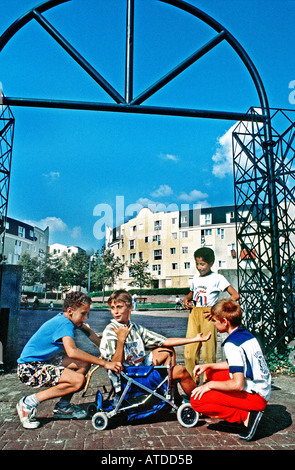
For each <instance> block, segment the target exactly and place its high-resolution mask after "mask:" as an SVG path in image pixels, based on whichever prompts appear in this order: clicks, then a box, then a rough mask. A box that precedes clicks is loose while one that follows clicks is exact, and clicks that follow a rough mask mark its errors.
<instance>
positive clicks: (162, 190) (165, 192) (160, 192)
mask: <svg viewBox="0 0 295 470" xmlns="http://www.w3.org/2000/svg"><path fill="white" fill-rule="evenodd" d="M171 194H173V190H172V188H171V187H170V186H168V184H161V185H160V186H159V188H158V189H156V191H153V192H152V193H151V196H152V197H163V196H170V195H171Z"/></svg>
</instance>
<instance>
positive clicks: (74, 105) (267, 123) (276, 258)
mask: <svg viewBox="0 0 295 470" xmlns="http://www.w3.org/2000/svg"><path fill="white" fill-rule="evenodd" d="M67 1H69V0H47V1H45V2H43V3H41V4H39V5H38V6H36V7H35V8H32V9H31V10H30V11H28V12H27V13H25V14H24V15H22V16H21V17H20V18H19V19H18V20H16V21H15V22H14V23H13V24H12V25H11V26H10V27H9V28H8V29H7V30H6V31H5V32H4V33H3V34H2V36H1V37H0V52H1V50H2V49H3V47H4V46H5V45H6V44H7V43H8V41H9V40H10V39H11V38H12V37H13V36H14V34H15V33H16V32H17V31H19V30H20V29H21V28H22V27H23V26H24V25H26V24H27V23H28V22H29V21H31V20H33V19H34V20H36V21H37V22H38V23H39V24H40V25H41V26H42V27H43V28H44V29H45V30H46V31H47V32H48V33H49V34H50V35H51V36H52V37H53V38H54V39H55V40H56V41H57V43H58V44H59V45H60V46H61V47H62V48H63V49H64V50H65V51H66V52H67V53H68V54H69V55H70V56H71V57H72V58H73V59H74V60H75V61H76V62H77V63H78V64H79V65H80V66H81V67H82V68H83V69H84V70H85V71H86V72H87V73H88V75H89V76H90V77H91V78H93V79H94V80H95V81H96V83H97V84H98V85H100V86H101V87H102V88H103V89H104V90H105V91H106V93H107V94H108V95H109V96H111V97H112V99H113V100H114V101H115V103H93V102H91V103H89V102H81V101H61V100H40V99H34V98H32V99H24V98H11V97H6V96H3V97H2V104H3V105H6V106H8V107H9V106H28V107H43V108H59V109H77V110H93V111H109V112H123V113H124V112H125V113H141V114H156V115H169V116H186V117H199V118H211V119H226V120H235V121H242V122H243V121H251V119H252V116H251V115H249V114H245V113H239V112H223V111H212V110H197V109H183V108H170V107H157V106H144V105H142V103H143V102H144V101H145V100H146V99H147V98H149V97H150V96H152V95H153V94H154V93H156V92H157V91H158V90H159V89H161V88H162V87H164V86H165V85H166V84H167V83H168V82H170V81H171V80H172V79H174V78H175V77H176V76H177V75H179V74H180V73H181V72H183V71H184V70H185V69H187V68H188V67H189V66H190V65H192V64H193V63H195V62H196V61H197V60H198V59H199V58H201V57H202V56H203V55H205V54H206V53H208V52H209V51H210V50H212V49H213V48H214V47H216V46H217V45H218V44H219V43H221V42H222V41H226V42H227V43H228V44H229V45H230V46H231V47H232V48H233V50H234V51H235V52H236V53H237V54H238V56H239V57H240V59H241V60H242V61H243V63H244V65H245V66H246V68H247V70H248V72H249V73H250V75H251V78H252V80H253V83H254V85H255V88H256V91H257V93H258V97H259V102H260V108H261V111H262V113H261V114H260V115H259V116H256V119H257V120H258V121H259V122H261V123H262V126H263V146H264V151H265V154H264V157H265V161H266V165H267V168H268V178H269V179H268V181H269V184H268V201H269V209H270V217H271V223H270V227H271V231H272V234H271V239H272V243H271V250H272V257H271V259H272V266H271V270H272V274H273V278H274V295H275V299H274V309H275V311H278V309H279V308H280V306H281V305H282V295H281V291H280V289H281V287H282V280H281V277H280V255H279V236H278V233H279V232H278V217H277V214H276V211H274V210H271V209H272V208H276V207H277V205H276V188H275V177H274V175H275V161H274V154H273V141H272V127H271V118H270V109H269V104H268V99H267V95H266V92H265V89H264V85H263V83H262V80H261V78H260V76H259V73H258V71H257V69H256V67H255V66H254V64H253V62H252V60H251V59H250V57H249V56H248V54H247V53H246V51H245V50H244V49H243V47H242V46H241V44H240V43H239V42H238V41H237V40H236V39H235V38H234V36H233V35H232V34H231V33H230V32H229V31H228V30H227V29H226V28H224V27H223V26H222V25H221V24H220V23H219V22H217V21H216V20H214V19H213V18H212V17H211V16H209V15H207V14H206V13H204V12H203V11H201V10H199V9H198V8H197V7H195V6H192V5H190V4H189V3H187V2H184V1H182V0H157V1H160V2H162V3H166V4H169V5H171V6H174V7H177V8H179V9H181V10H183V11H186V12H188V13H190V14H191V15H193V16H195V17H197V18H199V19H200V20H201V21H203V22H205V23H206V24H207V25H208V26H210V27H211V28H213V29H214V30H215V31H216V32H217V35H216V36H215V37H214V38H213V39H211V40H210V41H209V42H207V43H206V44H205V45H204V46H203V47H201V48H200V49H198V50H197V51H195V53H193V54H192V55H191V56H190V57H188V58H187V59H185V60H184V61H183V62H181V63H180V64H179V65H178V66H176V67H175V68H174V69H173V70H171V71H170V72H169V73H167V74H166V75H165V76H163V77H162V78H161V79H160V80H158V81H157V82H156V83H154V84H153V85H152V86H151V87H149V88H148V89H147V90H145V91H144V92H143V93H141V94H140V95H139V96H138V97H135V98H133V34H134V0H126V2H127V14H126V61H125V97H122V96H121V95H120V94H119V93H118V92H117V91H116V90H115V89H114V88H113V87H112V86H111V85H110V84H109V83H108V82H107V81H106V80H105V79H104V78H103V77H102V76H101V75H100V74H99V73H98V71H97V70H95V69H94V68H93V67H92V66H91V64H89V63H88V62H87V61H86V60H85V59H84V58H83V57H82V56H81V54H79V52H78V51H77V50H75V49H74V48H73V47H72V46H71V44H70V43H69V42H68V41H67V40H66V39H65V38H64V37H63V36H62V35H61V34H60V33H59V32H58V31H57V30H56V29H55V28H54V27H53V26H52V25H51V24H50V23H49V22H48V20H47V19H46V18H45V17H44V16H43V15H42V13H44V12H46V11H47V10H49V9H51V8H53V7H55V6H58V5H60V4H62V3H65V2H67ZM0 104H1V103H0Z"/></svg>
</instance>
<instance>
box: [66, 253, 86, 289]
mask: <svg viewBox="0 0 295 470" xmlns="http://www.w3.org/2000/svg"><path fill="white" fill-rule="evenodd" d="M88 267H89V260H88V256H87V254H86V253H85V252H84V251H79V252H78V253H72V254H71V255H70V256H69V255H66V256H65V266H64V272H63V276H62V284H63V285H64V286H66V285H68V286H79V287H87V280H88Z"/></svg>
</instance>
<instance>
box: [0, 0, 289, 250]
mask: <svg viewBox="0 0 295 470" xmlns="http://www.w3.org/2000/svg"><path fill="white" fill-rule="evenodd" d="M188 3H190V4H192V5H194V6H196V7H198V8H199V9H201V10H203V11H204V12H206V13H208V14H209V15H211V16H212V17H213V18H214V19H216V20H217V21H219V22H220V23H221V24H222V25H224V26H225V27H226V28H227V29H228V30H229V31H230V32H231V33H232V34H233V35H234V36H235V37H236V39H237V40H238V41H239V42H240V43H241V45H242V46H243V47H244V49H245V50H246V52H247V53H248V54H249V56H250V57H251V59H252V61H253V62H254V64H255V66H256V68H257V69H258V72H259V73H260V76H261V78H262V81H263V83H264V86H265V88H266V92H267V95H268V99H269V103H270V106H271V107H274V108H288V109H295V104H294V100H293V102H292V100H290V94H291V92H292V89H290V88H289V84H290V83H291V82H292V81H294V80H295V61H294V54H293V52H292V51H293V48H294V36H295V32H294V20H295V0H260V1H259V2H257V0H190V1H189V2H188ZM38 4H39V2H38V0H32V1H29V0H0V5H1V15H0V34H2V33H3V32H4V31H5V30H6V28H7V27H8V26H10V24H11V23H12V22H13V21H14V20H16V19H17V18H18V17H19V16H20V15H22V14H23V13H25V12H26V11H28V10H29V9H30V8H32V7H34V6H36V5H38ZM125 10H126V0H108V1H106V0H71V1H69V2H66V3H64V4H62V5H60V6H57V7H55V8H53V9H52V10H50V11H48V12H46V13H45V14H44V16H45V17H46V18H47V19H48V21H50V22H51V23H52V24H53V25H54V27H55V28H56V29H57V30H58V31H59V32H60V33H61V34H62V35H63V36H64V37H65V38H66V39H67V40H68V41H69V42H70V43H71V44H72V45H73V46H74V47H75V48H76V49H77V50H78V51H79V52H80V53H81V54H82V55H83V56H84V57H85V58H86V59H87V60H88V61H89V62H90V63H91V64H92V65H93V66H94V67H95V68H96V69H97V70H98V71H99V73H100V74H101V75H103V76H104V77H105V78H106V79H107V80H108V81H109V82H110V83H111V85H112V86H113V87H114V88H116V89H117V90H118V92H119V93H120V94H121V95H124V61H125ZM214 35H215V32H214V31H213V30H212V29H211V28H210V27H208V26H206V25H205V24H204V23H202V22H201V21H200V20H198V19H197V18H194V17H193V16H192V15H189V14H187V13H184V12H183V11H181V10H179V9H177V8H175V7H172V6H170V5H166V4H163V3H162V2H159V1H157V0H135V37H134V48H135V49H134V96H137V95H138V94H140V93H141V92H142V91H144V90H145V89H146V88H147V87H148V86H150V85H151V84H152V83H154V82H155V81H156V80H158V79H159V78H161V77H162V76H163V75H164V74H165V73H167V72H168V71H170V70H171V69H172V68H173V67H174V66H176V65H177V64H178V63H179V62H181V61H182V60H183V59H185V58H186V57H188V56H189V55H190V54H191V53H193V52H194V51H195V50H196V49H198V48H199V47H201V46H202V45H203V44H204V43H206V42H207V41H208V40H209V39H211V38H212V37H213V36H214ZM0 81H1V82H2V86H3V91H4V94H5V95H6V96H9V97H26V98H46V99H50V98H52V99H61V100H78V101H97V102H107V103H111V102H112V99H111V98H110V97H108V95H107V94H106V93H105V92H104V91H103V90H101V89H100V88H99V87H98V85H96V83H95V82H94V81H93V80H92V79H91V78H90V77H88V76H87V74H86V73H85V72H83V71H82V70H81V69H80V68H79V66H78V65H77V64H76V63H75V62H74V61H73V60H72V59H71V58H70V57H69V56H68V55H67V54H66V53H65V52H64V51H63V50H62V49H61V48H60V46H59V45H57V44H56V43H55V41H54V40H53V39H52V38H51V37H50V36H49V35H48V34H47V33H46V32H45V31H44V30H43V29H42V28H41V26H40V25H38V24H37V23H36V22H30V23H29V24H28V25H26V26H25V27H24V28H22V30H21V31H19V32H18V33H17V34H16V35H15V36H14V37H13V38H12V40H10V42H9V43H8V44H7V45H6V47H5V48H4V49H3V50H2V52H1V53H0ZM293 87H294V85H293ZM145 104H146V105H156V106H177V107H188V108H197V109H209V110H210V109H212V110H220V111H238V112H242V113H243V112H247V110H248V109H249V108H250V107H251V106H258V105H259V101H258V96H257V93H256V90H255V88H254V85H253V83H252V81H251V79H250V76H249V74H248V72H247V70H246V68H245V66H244V65H243V64H242V62H241V60H240V59H239V58H238V56H237V55H236V54H235V53H234V52H233V51H232V49H231V48H230V47H229V46H228V45H227V44H225V43H222V44H220V45H219V46H217V47H216V48H215V49H214V50H213V51H211V53H209V54H208V55H206V57H204V58H202V59H201V60H199V61H198V62H197V63H196V64H194V65H193V66H192V67H191V68H189V69H188V70H187V71H185V72H184V73H183V74H181V75H180V76H179V77H177V78H176V79H175V80H174V81H173V82H171V83H170V84H169V85H167V86H166V87H164V88H163V89H162V90H161V91H159V92H158V93H156V94H155V95H154V96H153V97H151V98H150V99H149V100H147V101H146V102H145ZM12 112H13V114H14V116H15V121H16V122H15V138H14V148H13V158H12V171H11V183H10V196H9V204H8V215H9V216H10V217H13V218H17V219H20V220H26V221H31V222H33V223H35V224H36V225H38V226H40V227H43V226H44V225H49V227H50V243H55V242H59V243H64V244H67V245H72V244H73V245H79V246H81V247H83V248H85V249H86V248H89V247H92V248H94V249H96V248H98V247H99V246H100V245H101V243H102V240H101V233H98V232H95V229H94V227H95V223H96V222H97V221H101V220H102V217H103V218H105V214H104V213H103V212H102V210H103V209H104V208H105V209H106V211H107V213H108V214H110V215H113V217H112V219H113V223H114V225H116V222H122V217H123V216H124V215H125V212H126V209H127V211H128V210H131V207H133V206H132V205H133V204H137V206H136V207H140V205H146V204H151V203H154V204H155V205H156V206H157V207H160V206H159V204H162V207H163V208H169V206H170V207H171V204H175V205H176V206H177V207H178V208H181V205H184V204H189V207H194V205H197V206H199V205H202V206H217V205H225V204H233V201H234V194H233V177H232V158H231V148H230V142H231V139H230V132H229V130H230V129H231V127H232V126H233V125H234V124H235V123H234V122H233V121H218V120H211V119H210V120H209V119H194V118H184V117H181V118H180V117H163V116H146V115H128V114H121V113H107V112H87V111H72V110H63V111H62V110H48V109H38V108H34V109H33V108H24V107H22V108H21V107H13V108H12ZM116 201H117V203H118V202H120V204H121V210H120V211H117V214H116ZM122 207H123V209H122Z"/></svg>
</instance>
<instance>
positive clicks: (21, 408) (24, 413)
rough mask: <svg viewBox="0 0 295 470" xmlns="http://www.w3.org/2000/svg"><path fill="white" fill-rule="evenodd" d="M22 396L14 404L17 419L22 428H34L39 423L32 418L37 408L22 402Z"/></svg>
mask: <svg viewBox="0 0 295 470" xmlns="http://www.w3.org/2000/svg"><path fill="white" fill-rule="evenodd" d="M24 398H25V397H24ZM24 398H22V399H21V400H20V401H19V402H18V403H17V405H16V409H17V412H18V416H19V419H20V421H21V423H22V425H23V427H24V428H26V429H35V428H37V427H38V426H39V425H40V423H39V421H37V420H36V419H34V418H35V416H36V413H37V408H36V407H35V406H28V405H26V404H25V403H24Z"/></svg>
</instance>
